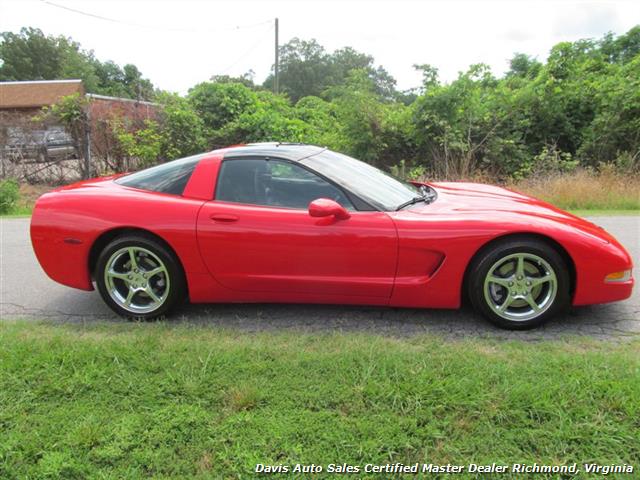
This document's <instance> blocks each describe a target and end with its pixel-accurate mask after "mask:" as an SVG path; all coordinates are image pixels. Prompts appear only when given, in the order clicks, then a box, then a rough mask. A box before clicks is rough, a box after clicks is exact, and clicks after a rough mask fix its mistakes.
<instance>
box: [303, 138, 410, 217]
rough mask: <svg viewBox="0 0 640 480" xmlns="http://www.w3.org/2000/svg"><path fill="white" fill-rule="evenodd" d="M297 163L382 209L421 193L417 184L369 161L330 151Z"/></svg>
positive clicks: (392, 208) (394, 206) (393, 208)
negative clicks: (389, 172) (406, 180)
mask: <svg viewBox="0 0 640 480" xmlns="http://www.w3.org/2000/svg"><path fill="white" fill-rule="evenodd" d="M300 163H302V164H304V165H308V166H309V167H311V168H312V169H314V170H316V171H317V172H318V173H321V174H322V175H324V176H325V177H327V178H328V179H330V180H333V181H334V182H335V183H337V184H338V185H340V186H342V187H344V188H346V189H347V190H350V191H351V192H353V193H355V194H356V195H358V196H359V197H360V198H362V199H363V200H366V201H367V202H369V203H371V204H372V205H373V206H375V207H377V208H379V209H381V210H384V211H392V210H395V209H396V208H398V206H399V205H402V204H403V203H405V202H408V201H410V200H411V199H413V198H416V197H420V196H422V194H421V192H420V189H418V187H415V186H414V185H412V184H410V183H407V182H403V181H401V180H398V179H397V178H395V177H393V176H392V175H390V174H388V173H385V172H383V171H382V170H378V169H377V168H375V167H373V166H371V165H369V164H368V163H365V162H361V161H360V160H356V159H355V158H351V157H348V156H347V155H343V154H341V153H336V152H332V151H330V150H324V151H322V152H320V153H318V154H316V155H312V156H310V157H307V158H305V159H303V160H301V161H300Z"/></svg>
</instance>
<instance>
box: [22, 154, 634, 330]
mask: <svg viewBox="0 0 640 480" xmlns="http://www.w3.org/2000/svg"><path fill="white" fill-rule="evenodd" d="M31 239H32V242H33V248H34V250H35V253H36V255H37V257H38V260H39V262H40V264H41V265H42V268H43V269H44V270H45V272H47V274H48V275H49V276H50V277H51V278H52V279H53V280H55V281H57V282H60V283H62V284H64V285H68V286H70V287H75V288H79V289H83V290H92V289H93V288H94V284H95V285H96V286H97V288H98V290H99V291H100V294H101V295H102V298H103V299H104V300H105V302H106V303H107V304H108V305H109V306H110V307H111V308H112V309H113V310H115V311H116V312H117V313H119V314H121V315H125V316H131V317H143V318H145V317H156V316H159V315H162V314H165V313H167V312H168V311H169V309H171V308H172V307H174V306H176V304H178V303H179V302H180V301H181V300H183V299H184V298H185V297H186V296H188V298H189V299H190V300H191V302H297V303H334V304H362V305H365V304H366V305H388V306H394V307H414V308H415V307H417V308H458V307H460V305H461V304H462V303H463V301H464V300H465V299H468V300H469V301H470V302H471V304H472V305H473V306H474V307H475V309H476V310H477V311H478V312H480V313H481V314H483V315H484V316H485V317H487V318H488V319H489V320H490V321H492V322H493V323H495V324H496V325H498V326H501V327H505V328H511V329H525V328H531V327H534V326H537V325H540V324H541V323H543V322H544V321H545V320H547V319H549V318H551V317H552V316H553V315H554V314H556V313H558V312H559V311H561V310H562V309H564V308H566V307H568V306H569V305H570V304H573V305H586V304H593V303H606V302H613V301H617V300H623V299H625V298H628V297H629V296H630V295H631V290H632V288H633V278H632V275H631V269H632V262H631V258H630V256H629V254H628V253H627V252H626V251H625V249H624V248H623V247H622V246H621V245H620V244H619V243H618V242H617V241H616V240H615V239H614V238H613V237H612V236H611V235H609V234H608V233H607V232H605V231H604V230H602V229H601V228H599V227H597V226H596V225H593V224H591V223H589V222H587V221H585V220H583V219H580V218H578V217H576V216H573V215H571V214H569V213H566V212H564V211H562V210H559V209H557V208H555V207H553V206H551V205H549V204H546V203H544V202H541V201H540V200H536V199H534V198H530V197H527V196H525V195H521V194H519V193H515V192H512V191H509V190H505V189H503V188H498V187H493V186H488V185H480V184H472V183H446V182H442V183H440V182H438V183H416V182H414V183H407V182H404V181H401V180H398V179H396V178H393V177H392V176H390V175H388V174H386V173H384V172H382V171H380V170H378V169H377V168H374V167H373V166H371V165H368V164H366V163H363V162H361V161H358V160H355V159H353V158H351V157H348V156H346V155H342V154H339V153H335V152H332V151H330V150H327V149H325V148H319V147H315V146H310V145H296V144H253V145H244V146H236V147H231V148H226V149H222V150H216V151H213V152H210V153H204V154H201V155H196V156H193V157H188V158H183V159H180V160H175V161H173V162H168V163H165V164H162V165H158V166H155V167H152V168H148V169H146V170H142V171H139V172H136V173H132V174H128V175H120V176H112V177H106V178H99V179H94V180H90V181H84V182H80V183H76V184H74V185H70V186H67V187H62V188H59V189H57V190H55V191H53V192H51V193H47V194H45V195H43V196H42V197H41V198H40V199H39V200H38V202H37V204H36V207H35V209H34V213H33V217H32V220H31Z"/></svg>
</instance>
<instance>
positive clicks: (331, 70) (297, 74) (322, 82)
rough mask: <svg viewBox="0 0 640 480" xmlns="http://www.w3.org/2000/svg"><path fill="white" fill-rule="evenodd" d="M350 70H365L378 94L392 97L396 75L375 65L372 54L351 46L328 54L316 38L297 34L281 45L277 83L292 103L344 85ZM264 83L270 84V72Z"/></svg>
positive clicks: (387, 98) (271, 79)
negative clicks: (296, 36) (393, 75)
mask: <svg viewBox="0 0 640 480" xmlns="http://www.w3.org/2000/svg"><path fill="white" fill-rule="evenodd" d="M353 70H363V71H365V72H366V75H367V76H368V77H369V78H370V79H371V81H372V82H373V84H374V90H375V92H376V94H377V95H378V96H379V97H380V98H382V99H385V100H393V99H395V97H396V94H397V92H396V90H395V85H396V81H395V79H394V78H393V77H392V76H391V75H390V74H389V72H387V71H386V70H385V69H384V68H382V67H380V66H379V67H375V66H374V61H373V57H372V56H371V55H367V54H364V53H360V52H358V51H356V50H355V49H353V48H351V47H344V48H341V49H338V50H336V51H335V52H333V53H331V54H329V53H327V52H326V51H325V49H324V47H322V46H321V45H320V44H319V43H318V42H317V41H316V40H308V41H307V40H300V39H299V38H294V39H292V40H291V41H289V42H288V43H286V44H284V45H283V46H282V47H280V66H279V72H280V73H279V75H280V79H279V81H280V87H281V89H282V91H283V92H284V93H286V94H287V95H289V97H290V98H291V100H292V101H293V102H294V103H295V102H297V101H298V100H299V99H301V98H303V97H307V96H316V97H322V96H323V95H324V94H325V93H326V91H327V90H328V89H330V88H332V87H336V86H339V85H344V84H345V83H346V81H347V79H348V78H349V75H350V73H351V72H352V71H353ZM264 87H265V88H268V89H272V88H273V75H270V76H269V77H268V78H267V80H266V81H265V82H264Z"/></svg>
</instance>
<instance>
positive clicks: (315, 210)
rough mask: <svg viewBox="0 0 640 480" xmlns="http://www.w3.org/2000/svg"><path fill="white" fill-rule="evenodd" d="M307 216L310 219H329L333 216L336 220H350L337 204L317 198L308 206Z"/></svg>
mask: <svg viewBox="0 0 640 480" xmlns="http://www.w3.org/2000/svg"><path fill="white" fill-rule="evenodd" d="M309 215H311V216H312V217H329V216H331V215H333V216H334V217H336V218H337V219H338V220H346V219H347V218H350V217H351V215H349V212H347V211H346V210H345V208H344V207H343V206H342V205H340V204H339V203H338V202H335V201H333V200H329V199H328V198H318V199H316V200H314V201H313V202H311V203H310V204H309Z"/></svg>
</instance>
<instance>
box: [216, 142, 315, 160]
mask: <svg viewBox="0 0 640 480" xmlns="http://www.w3.org/2000/svg"><path fill="white" fill-rule="evenodd" d="M323 150H326V148H324V147H317V146H315V145H306V144H304V143H249V144H247V145H239V146H237V147H231V148H229V149H228V150H227V151H225V153H224V159H225V160H229V159H233V158H246V157H255V156H259V157H263V156H264V157H274V158H283V159H285V160H291V161H294V162H297V161H299V160H302V159H303V158H307V157H310V156H311V155H316V154H318V153H320V152H322V151H323Z"/></svg>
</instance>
